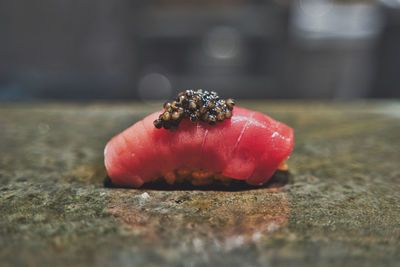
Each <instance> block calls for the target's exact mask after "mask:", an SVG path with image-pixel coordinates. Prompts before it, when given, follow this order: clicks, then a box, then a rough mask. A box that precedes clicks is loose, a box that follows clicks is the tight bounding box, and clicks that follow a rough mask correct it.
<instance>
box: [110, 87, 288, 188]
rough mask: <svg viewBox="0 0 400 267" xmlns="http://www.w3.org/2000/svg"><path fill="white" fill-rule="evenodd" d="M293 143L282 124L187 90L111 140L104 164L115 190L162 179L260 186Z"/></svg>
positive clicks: (282, 162) (210, 94)
mask: <svg viewBox="0 0 400 267" xmlns="http://www.w3.org/2000/svg"><path fill="white" fill-rule="evenodd" d="M293 144H294V134H293V129H292V128H290V127H289V126H287V125H285V124H284V123H281V122H279V121H276V120H274V119H272V118H271V117H269V116H267V115H265V114H263V113H260V112H256V111H251V110H248V109H245V108H242V107H239V106H235V103H234V100H232V99H228V100H223V99H221V98H219V96H218V95H217V94H216V93H215V92H208V91H202V90H198V91H192V90H186V91H185V92H183V93H180V94H179V95H178V96H177V98H176V99H175V101H172V102H167V103H166V104H165V105H164V110H163V111H160V112H155V113H153V114H151V115H149V116H147V117H145V118H144V119H143V120H141V121H138V122H136V123H135V124H133V125H132V126H130V127H129V128H128V129H126V130H124V131H123V132H121V133H120V134H118V135H116V136H115V137H113V138H112V139H111V140H110V141H109V142H108V143H107V145H106V147H105V149H104V162H105V167H106V170H107V173H108V176H109V178H110V179H111V181H112V184H114V185H117V186H125V187H134V188H139V187H141V186H142V185H143V184H144V183H148V182H153V181H156V180H158V179H160V178H161V179H165V181H166V182H167V183H169V184H173V183H177V182H182V181H184V180H189V181H190V182H191V183H192V184H193V185H206V184H210V183H212V182H213V181H214V180H218V181H220V182H222V183H224V184H229V182H230V181H231V179H238V180H245V181H246V182H247V183H248V184H250V185H256V186H260V185H263V184H264V183H266V182H267V181H268V180H269V179H270V178H271V176H272V175H273V174H274V172H275V171H276V170H277V168H286V166H285V160H286V159H287V158H288V157H289V155H290V153H291V152H292V149H293Z"/></svg>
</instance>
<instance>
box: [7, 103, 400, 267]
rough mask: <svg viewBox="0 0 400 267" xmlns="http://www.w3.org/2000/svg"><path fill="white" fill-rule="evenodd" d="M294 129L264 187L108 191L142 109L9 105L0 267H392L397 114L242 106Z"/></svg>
mask: <svg viewBox="0 0 400 267" xmlns="http://www.w3.org/2000/svg"><path fill="white" fill-rule="evenodd" d="M242 104H244V106H245V107H248V108H252V109H256V110H259V111H263V112H267V113H268V114H270V115H272V116H273V117H276V118H277V119H279V120H281V121H283V122H286V123H287V124H289V125H291V126H293V128H294V129H295V133H296V144H295V149H294V152H293V154H292V157H291V159H290V160H289V170H290V172H289V173H287V172H279V173H277V174H276V175H275V176H274V178H273V179H272V180H271V181H270V182H269V183H268V184H267V185H266V186H264V187H262V188H253V187H249V186H247V185H245V184H241V183H240V182H238V183H235V184H234V186H233V187H231V188H226V187H224V186H217V185H213V186H208V187H200V188H193V187H192V186H191V185H189V184H183V185H181V186H179V187H171V186H169V185H167V184H165V183H158V184H148V185H146V186H145V187H144V188H141V189H126V188H113V187H105V186H104V178H105V177H106V172H105V170H104V166H103V149H104V145H105V143H106V142H107V141H108V139H109V138H110V137H111V136H113V135H115V134H117V133H118V132H120V131H121V130H123V129H125V128H126V127H128V126H129V125H130V124H132V123H134V122H135V121H136V120H138V119H140V118H141V117H143V116H144V115H146V114H148V113H150V112H152V111H153V110H152V109H151V108H149V107H147V106H143V105H141V104H137V103H136V104H135V103H124V104H101V103H98V104H96V103H92V104H84V103H80V104H73V103H70V104H57V103H37V104H35V103H33V104H24V103H19V104H16V103H13V104H11V103H10V104H7V103H5V104H4V103H3V104H2V105H1V106H0V125H1V128H0V147H1V150H0V214H1V216H0V236H1V238H0V263H1V264H0V265H2V266H3V265H4V266H55V265H57V266H115V265H119V266H132V265H134V266H146V265H148V266H216V265H217V266H235V265H236V266H269V265H271V266H276V265H278V266H279V265H281V266H288V265H292V266H337V265H343V266H376V265H385V266H397V265H398V262H399V261H400V257H399V255H400V245H399V244H400V242H399V241H400V206H399V204H398V203H400V194H399V193H398V192H400V184H399V181H400V167H399V160H400V138H399V136H400V121H399V116H397V114H399V113H400V104H399V103H396V102H390V103H389V102H364V103H361V102H358V103H356V102H349V103H318V102H315V103H310V102H308V103H300V102H292V103H282V102H279V103H273V102H268V103H266V102H247V103H246V102H244V103H242Z"/></svg>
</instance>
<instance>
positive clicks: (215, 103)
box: [154, 89, 235, 131]
mask: <svg viewBox="0 0 400 267" xmlns="http://www.w3.org/2000/svg"><path fill="white" fill-rule="evenodd" d="M234 105H235V100H233V99H232V98H229V99H227V100H224V99H221V98H220V97H219V96H218V94H217V93H216V92H214V91H211V92H209V91H206V90H204V91H203V90H202V89H198V90H196V91H195V90H185V91H183V92H180V93H179V94H178V95H177V97H176V98H175V99H174V100H173V101H168V102H166V103H164V112H163V113H162V114H161V115H160V116H159V118H158V119H157V120H155V121H154V127H156V128H157V129H161V128H164V129H170V130H171V131H174V130H176V129H177V128H178V126H179V123H180V122H181V120H182V119H183V118H187V119H189V120H190V121H191V122H193V123H195V122H197V121H203V122H207V123H209V124H210V125H214V124H216V123H217V122H221V121H223V120H225V119H230V118H231V117H232V109H233V106H234Z"/></svg>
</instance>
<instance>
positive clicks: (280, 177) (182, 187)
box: [104, 171, 292, 192]
mask: <svg viewBox="0 0 400 267" xmlns="http://www.w3.org/2000/svg"><path fill="white" fill-rule="evenodd" d="M291 180H292V179H291V175H290V173H289V172H288V171H276V172H275V174H274V175H273V176H272V177H271V179H270V180H269V181H268V182H267V183H265V184H264V185H262V186H252V185H249V184H247V183H246V182H245V181H243V180H233V181H232V182H231V184H230V185H229V186H227V185H224V184H222V183H219V182H218V181H216V182H214V183H213V184H210V185H204V186H194V185H192V184H191V183H190V182H188V181H184V182H183V183H175V184H173V185H170V184H168V183H167V182H165V181H164V180H159V181H157V182H151V183H145V184H144V185H143V186H142V187H141V188H139V189H142V190H160V191H186V190H200V191H230V192H235V191H246V190H257V189H263V188H280V187H283V186H285V185H286V184H288V183H290V182H291ZM104 186H105V187H108V188H129V187H124V186H117V185H114V184H113V183H112V181H111V179H110V178H109V177H108V176H107V177H106V178H105V180H104Z"/></svg>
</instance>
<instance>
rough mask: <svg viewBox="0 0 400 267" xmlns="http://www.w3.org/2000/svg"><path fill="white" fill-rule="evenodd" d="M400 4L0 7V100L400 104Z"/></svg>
mask: <svg viewBox="0 0 400 267" xmlns="http://www.w3.org/2000/svg"><path fill="white" fill-rule="evenodd" d="M399 85H400V0H380V1H369V0H364V1H361V0H353V1H352V0H341V1H339V0H336V1H334V0H329V1H328V0H294V1H290V0H270V1H261V0H252V1H250V0H248V1H246V0H213V1H211V0H210V1H209V0H147V1H133V0H113V1H109V0H79V1H78V0H42V1H40V2H37V1H30V0H15V1H11V0H10V1H7V0H6V1H0V100H29V99H74V100H75V99H78V100H79V99H153V98H167V97H170V96H171V95H172V94H174V93H175V92H176V90H177V89H187V88H206V89H214V90H216V91H218V92H220V94H221V95H224V96H226V95H229V96H233V97H237V98H325V99H326V98H328V99H333V98H339V99H351V98H394V97H400V88H399Z"/></svg>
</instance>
